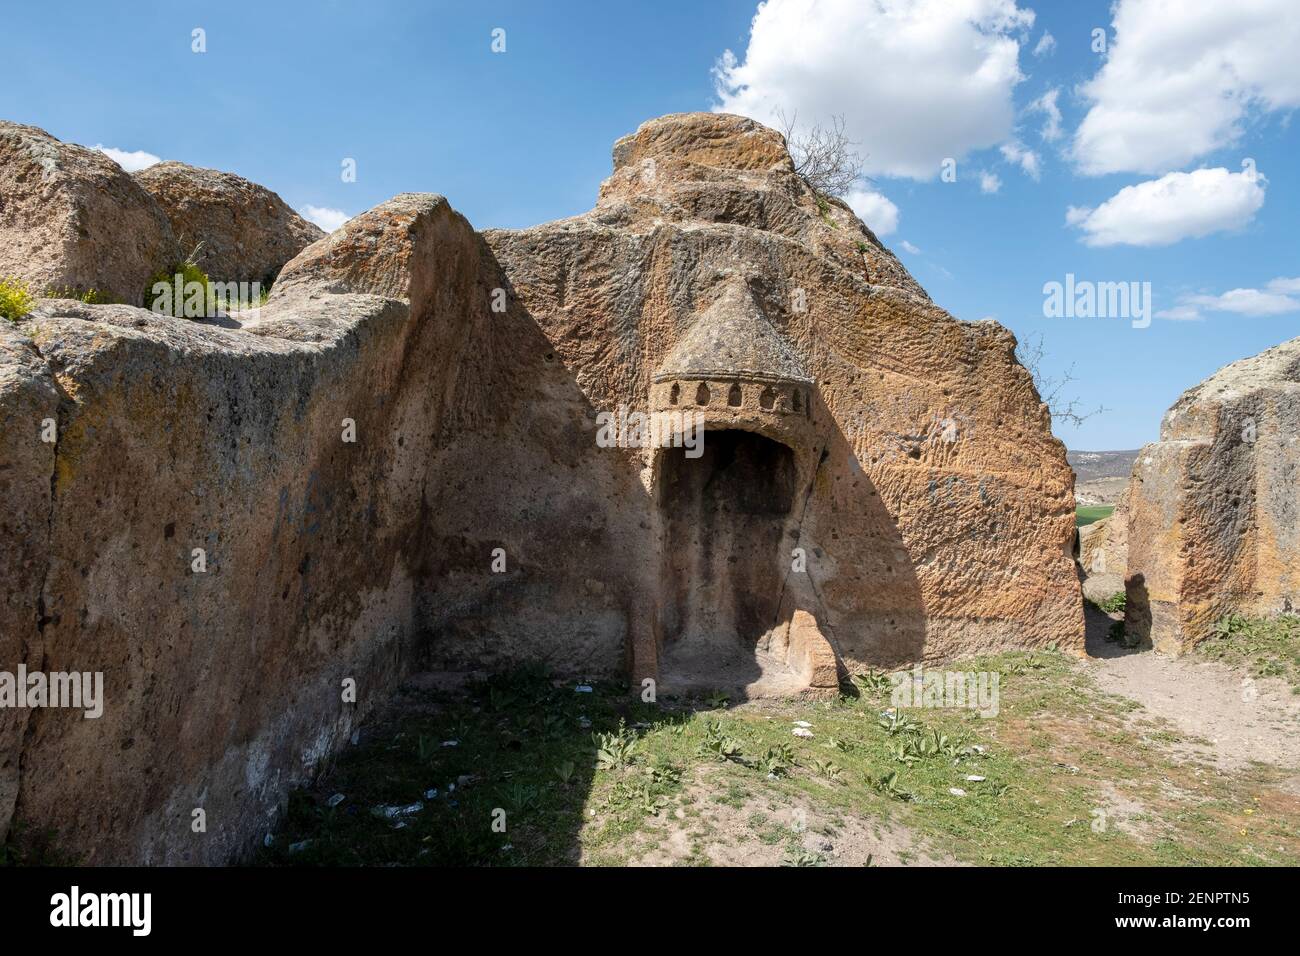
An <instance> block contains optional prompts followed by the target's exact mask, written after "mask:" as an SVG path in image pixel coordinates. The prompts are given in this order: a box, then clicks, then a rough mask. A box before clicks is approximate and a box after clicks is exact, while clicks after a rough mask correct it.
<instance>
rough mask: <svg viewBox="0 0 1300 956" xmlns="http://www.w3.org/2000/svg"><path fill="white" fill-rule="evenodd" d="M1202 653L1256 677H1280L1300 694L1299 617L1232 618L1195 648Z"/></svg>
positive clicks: (1227, 619)
mask: <svg viewBox="0 0 1300 956" xmlns="http://www.w3.org/2000/svg"><path fill="white" fill-rule="evenodd" d="M1196 650H1197V652H1198V653H1199V654H1201V655H1203V656H1205V657H1208V658H1209V659H1211V660H1217V661H1223V662H1225V663H1228V664H1233V665H1236V666H1238V667H1244V668H1246V669H1247V670H1248V671H1249V672H1250V673H1251V674H1252V675H1253V676H1255V677H1280V678H1282V679H1283V680H1285V681H1287V682H1288V683H1289V684H1290V685H1291V689H1292V691H1294V692H1295V693H1300V615H1295V614H1282V615H1279V616H1278V617H1274V618H1262V617H1244V616H1241V615H1237V614H1234V615H1230V616H1229V617H1225V618H1224V619H1223V620H1221V621H1219V622H1218V623H1217V624H1215V626H1214V634H1213V635H1212V636H1211V637H1209V638H1206V639H1205V640H1203V641H1201V643H1199V644H1197V645H1196Z"/></svg>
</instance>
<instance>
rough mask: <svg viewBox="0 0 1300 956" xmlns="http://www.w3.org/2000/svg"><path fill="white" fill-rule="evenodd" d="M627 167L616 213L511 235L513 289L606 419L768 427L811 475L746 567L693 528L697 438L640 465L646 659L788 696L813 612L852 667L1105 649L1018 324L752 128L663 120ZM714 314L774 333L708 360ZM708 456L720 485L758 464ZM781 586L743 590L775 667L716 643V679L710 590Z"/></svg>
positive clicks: (682, 678)
mask: <svg viewBox="0 0 1300 956" xmlns="http://www.w3.org/2000/svg"><path fill="white" fill-rule="evenodd" d="M614 167H615V168H614V173H613V175H612V176H611V177H610V179H609V180H608V181H607V182H606V183H605V184H604V185H603V186H602V188H601V194H600V201H599V203H598V204H597V206H596V208H595V209H594V210H592V211H591V212H589V213H587V214H585V215H582V216H578V217H575V218H572V219H567V220H563V221H561V222H556V223H551V224H548V225H543V226H538V227H535V228H531V229H524V230H518V231H492V232H488V233H486V238H487V240H488V243H489V244H490V245H491V247H492V249H493V251H494V252H495V254H496V257H497V259H498V260H499V261H500V262H501V264H502V266H503V268H504V269H505V271H506V273H507V274H508V275H509V277H510V281H511V285H512V289H513V292H514V293H515V294H516V295H517V296H518V297H519V299H520V300H521V301H522V303H523V305H524V307H525V308H526V309H527V311H528V313H529V315H530V316H531V317H532V319H533V320H534V321H535V322H536V323H537V324H538V326H539V327H540V328H541V329H542V331H543V332H544V334H545V335H546V337H547V339H548V341H549V342H550V344H551V345H552V347H553V348H554V349H555V352H556V355H557V357H558V359H559V360H560V361H561V362H563V363H564V365H565V366H566V367H567V368H569V369H571V370H572V374H573V376H574V379H575V381H576V382H577V383H578V385H579V386H580V387H581V388H582V391H583V393H584V395H585V396H587V398H588V400H589V401H590V403H591V405H592V407H593V408H595V409H598V410H602V409H611V410H612V409H617V408H618V407H620V406H621V405H627V406H629V407H631V408H634V409H638V408H639V409H652V410H654V411H658V412H663V411H668V410H672V409H673V408H677V409H679V410H690V411H698V412H700V413H701V414H703V415H704V416H705V417H706V419H707V428H708V429H713V430H728V431H733V430H741V431H748V432H753V433H757V434H761V435H764V436H766V437H768V438H770V439H772V440H774V441H776V442H778V443H782V444H784V445H786V446H787V447H789V449H790V451H791V453H792V459H793V463H792V466H791V467H792V469H793V474H794V477H793V481H794V483H795V487H797V489H798V491H797V495H796V496H795V501H794V502H793V503H792V505H791V507H790V509H789V511H788V513H785V514H777V515H771V514H769V515H767V516H766V518H765V519H764V520H765V521H769V522H775V524H776V527H777V529H778V531H777V535H776V538H777V543H776V544H775V545H772V544H771V543H764V545H763V546H762V547H761V548H755V549H754V550H753V552H752V553H750V554H747V555H745V557H744V558H743V559H740V563H739V564H737V563H735V562H733V563H731V564H730V565H729V567H730V568H731V570H730V572H728V573H729V574H730V575H731V579H730V580H723V579H722V577H721V576H722V574H723V568H724V566H725V562H724V563H723V564H719V563H717V560H716V558H717V555H716V554H715V553H714V552H712V551H710V550H709V543H708V542H709V540H710V539H709V536H707V535H700V536H696V537H694V538H693V537H691V535H690V534H685V535H684V534H682V533H680V525H681V524H682V523H681V522H680V521H678V516H679V515H680V513H681V509H682V508H685V507H694V506H695V505H693V504H691V503H688V502H684V501H682V500H681V496H680V495H677V494H675V493H674V494H668V495H665V494H664V493H663V491H664V489H663V487H662V483H663V482H664V481H665V479H667V483H668V484H669V485H671V486H672V487H674V488H677V487H679V486H680V484H681V482H682V481H685V480H686V479H685V478H683V477H682V475H683V474H684V472H683V470H682V469H683V467H686V466H688V465H689V461H687V462H685V463H681V462H678V461H677V457H678V456H679V455H680V454H681V453H680V452H679V451H678V450H676V449H673V450H671V451H670V452H667V453H665V452H661V451H657V450H652V451H646V452H644V453H643V454H641V455H640V461H639V465H640V468H641V473H642V484H643V485H644V486H645V487H646V488H647V489H649V491H650V494H651V496H652V497H653V498H655V499H656V503H655V504H654V506H653V507H652V509H651V519H652V520H651V527H652V529H653V530H652V535H651V536H650V541H651V542H653V543H652V544H650V545H648V546H649V547H650V548H652V549H653V550H654V551H661V561H662V562H663V564H662V565H661V567H663V568H666V569H667V570H659V571H655V572H654V573H647V574H646V575H645V576H644V577H643V585H642V586H643V588H644V589H645V592H646V593H648V594H654V595H656V596H657V597H656V600H655V601H654V602H653V603H654V605H655V607H656V608H657V609H658V611H659V612H661V613H662V614H663V615H664V617H663V619H659V620H656V622H655V626H654V628H653V630H654V636H653V637H650V636H644V637H643V639H642V642H641V643H638V644H637V645H636V650H635V654H634V658H635V662H634V669H635V672H636V673H637V674H646V675H655V674H658V675H659V676H660V677H665V675H667V676H666V677H665V679H670V682H673V683H676V682H684V683H688V684H689V683H693V682H694V681H693V680H692V677H693V676H703V677H704V679H706V680H713V681H719V680H720V679H722V678H724V677H725V676H726V673H727V672H728V669H729V668H730V670H731V673H732V674H733V676H735V675H742V676H745V675H747V676H748V677H749V678H751V679H752V680H753V681H754V682H757V683H761V682H762V681H763V680H764V679H765V678H766V677H768V676H772V677H773V678H774V682H775V686H782V684H781V681H780V680H779V679H775V678H776V677H777V675H779V673H780V671H781V666H780V665H781V664H782V663H786V664H788V663H789V661H788V658H789V650H788V649H789V622H790V620H791V618H792V616H793V611H794V610H804V611H807V612H808V613H810V614H811V615H813V617H815V619H816V621H817V623H818V625H819V626H820V627H821V628H822V629H823V632H824V633H825V635H826V637H827V639H828V640H829V641H830V642H831V643H832V644H833V645H834V648H835V651H836V653H837V655H838V657H839V660H840V664H841V667H842V668H847V669H857V668H860V667H865V666H867V665H869V664H875V665H877V666H879V665H881V664H893V663H900V662H904V661H912V660H921V659H926V660H933V659H941V658H945V657H949V656H952V655H957V654H961V653H965V652H969V651H977V650H989V649H993V648H1002V647H1035V646H1045V645H1047V644H1049V643H1053V642H1055V643H1057V644H1058V645H1060V646H1062V647H1065V648H1072V649H1076V650H1077V649H1080V648H1081V646H1082V611H1081V598H1080V593H1079V587H1078V582H1077V577H1076V573H1075V570H1074V562H1073V560H1072V554H1071V551H1072V542H1073V534H1074V502H1073V496H1072V475H1071V471H1070V469H1069V467H1068V465H1067V464H1066V462H1065V457H1064V449H1063V448H1062V447H1061V444H1060V443H1059V442H1058V441H1056V440H1055V439H1054V438H1053V437H1052V436H1051V432H1050V427H1049V417H1048V413H1047V411H1046V409H1045V408H1044V407H1043V406H1042V405H1041V404H1040V402H1039V399H1038V396H1037V395H1036V394H1035V392H1034V389H1033V385H1032V383H1031V381H1030V377H1029V375H1028V374H1027V373H1026V372H1025V370H1024V369H1023V368H1021V367H1020V366H1019V365H1018V364H1017V363H1016V361H1015V359H1014V356H1013V351H1014V346H1015V343H1014V340H1013V338H1012V336H1011V335H1010V333H1008V332H1007V331H1006V330H1005V329H1003V328H1002V327H1000V326H998V325H997V324H996V323H992V322H981V323H975V324H966V323H962V322H958V321H956V320H954V319H953V318H952V317H951V316H949V315H948V314H947V313H945V312H944V311H943V310H942V309H939V308H938V307H936V306H935V305H934V303H933V302H931V301H930V299H929V298H928V296H926V294H925V292H924V290H922V289H921V287H920V286H919V285H918V284H917V283H916V282H915V280H913V279H912V278H911V277H910V276H909V275H908V274H907V272H906V270H905V269H904V268H903V267H902V265H901V264H900V263H899V262H898V260H897V259H896V258H895V257H894V256H893V254H892V253H890V252H889V251H888V250H887V249H886V248H885V247H884V246H883V245H882V244H881V243H880V242H879V241H878V240H877V239H876V237H875V236H874V235H873V234H872V233H871V232H870V231H869V230H867V229H866V228H865V227H863V225H862V224H861V223H860V222H858V221H857V219H856V218H855V217H854V216H853V215H852V213H851V212H850V211H849V210H848V208H847V207H846V206H844V204H842V203H840V202H838V201H836V200H833V199H832V200H819V198H818V197H817V196H815V195H814V194H813V193H812V192H811V191H810V190H809V189H808V188H807V187H806V186H805V185H804V183H803V182H802V181H801V180H800V179H799V177H798V176H797V175H796V174H795V173H794V169H793V165H792V163H791V160H790V157H789V155H788V153H787V151H786V149H785V144H784V142H783V140H782V138H781V137H780V136H779V135H778V134H776V133H775V132H773V131H772V130H769V129H766V128H764V127H762V126H760V125H759V124H757V123H754V122H753V121H751V120H748V119H744V118H741V117H735V116H726V115H718V114H683V115H676V116H667V117H663V118H661V119H657V120H653V121H651V122H649V123H646V124H645V125H643V126H642V127H641V128H640V129H639V130H637V132H636V133H634V134H632V135H630V136H627V137H624V138H623V139H621V140H619V142H618V143H617V144H616V145H615V148H614ZM702 323H715V325H714V326H712V328H716V329H720V330H722V331H721V332H720V333H719V335H718V336H715V337H718V338H720V340H729V339H728V336H730V338H731V339H734V338H735V337H736V336H737V335H738V334H739V333H737V332H736V330H737V329H741V328H747V329H751V331H750V332H747V333H745V335H746V337H747V338H749V339H750V340H751V341H750V342H746V343H745V344H744V346H743V347H739V348H732V349H725V348H719V349H716V350H715V352H716V354H710V355H705V354H702V353H704V352H707V351H708V343H709V341H710V336H711V335H713V334H714V333H713V332H712V331H711V330H710V329H708V328H706V329H703V330H702V329H701V324H702ZM755 328H761V329H762V332H761V334H760V333H759V332H757V331H752V330H753V329H755ZM684 339H685V340H686V342H687V345H686V346H685V347H681V343H682V342H683V340H684ZM769 339H775V340H777V341H779V342H780V343H781V348H780V349H776V348H768V347H766V346H764V348H763V349H762V350H761V351H763V352H764V354H766V355H768V356H769V358H768V359H767V360H766V364H767V366H769V367H765V368H749V367H747V366H748V365H749V364H752V363H751V362H750V360H749V354H750V353H751V351H753V350H752V349H750V348H749V346H750V344H751V343H752V342H758V341H759V340H763V341H767V340H769ZM683 351H684V352H685V353H688V354H687V355H686V356H685V360H684V361H682V360H681V359H682V358H683V356H682V353H683ZM778 353H779V355H780V356H784V357H774V356H778ZM787 358H788V359H789V361H787ZM741 366H746V367H741ZM808 383H812V384H811V385H810V384H808ZM733 400H734V401H733ZM674 403H676V404H674ZM800 403H803V404H800ZM705 443H706V446H707V444H708V439H707V437H706V439H705ZM737 454H738V455H742V456H744V455H760V454H762V451H761V450H758V449H753V448H750V449H742V450H740V451H737ZM699 460H700V461H701V462H704V463H705V466H707V467H712V468H715V469H717V472H716V475H715V477H716V480H717V481H725V480H729V479H728V477H727V476H728V475H730V474H731V472H732V470H734V468H739V467H741V466H740V465H736V466H732V465H730V464H728V463H726V462H714V461H713V460H712V459H711V457H710V456H709V455H707V454H706V455H705V456H704V457H702V458H701V459H699ZM738 460H743V457H742V459H738ZM679 465H680V466H681V467H679ZM697 484H698V487H699V488H700V489H707V488H708V487H710V484H709V481H708V480H704V481H699V482H697ZM692 493H693V494H697V495H698V494H704V493H705V492H704V491H703V490H701V491H699V492H692ZM665 501H667V502H668V504H667V505H666V506H665V505H664V503H663V502H665ZM692 501H694V499H692ZM746 520H749V519H746ZM733 524H734V522H733ZM686 526H687V527H688V528H689V527H695V523H693V522H690V521H688V522H686ZM763 527H767V525H766V524H764V525H763ZM719 533H721V532H719ZM796 549H799V554H796V553H795V552H796ZM796 559H799V560H802V559H806V571H794V570H792V562H794V561H795V560H796ZM690 569H694V570H690ZM710 569H712V570H710ZM756 582H765V585H764V586H765V587H766V586H767V585H769V584H772V582H775V584H774V585H772V586H773V587H774V590H773V592H772V594H771V601H772V602H774V604H775V607H774V608H768V607H766V606H761V607H760V606H758V604H755V603H753V602H750V604H748V605H743V604H742V605H741V606H738V607H737V609H736V613H735V615H734V616H733V619H734V620H746V619H749V624H748V625H747V628H748V631H747V633H748V636H749V638H750V639H752V640H754V641H757V643H758V647H759V652H760V657H761V656H762V653H763V652H764V651H770V652H771V655H772V656H773V657H775V658H776V660H775V661H773V662H764V661H761V660H760V661H759V663H757V664H756V663H755V660H754V657H755V653H754V650H753V646H752V645H750V646H744V647H742V648H740V649H739V650H738V651H736V661H737V663H735V664H733V665H728V664H727V663H726V662H724V661H722V660H721V659H720V656H718V655H715V656H714V660H715V663H717V664H718V665H719V666H718V668H717V669H716V671H715V672H714V673H710V674H707V675H700V673H699V672H700V668H701V667H707V664H708V657H709V655H708V653H707V652H706V653H705V654H704V658H705V660H704V663H701V654H700V652H699V648H698V647H697V646H696V643H697V640H700V641H703V644H704V645H705V646H707V644H708V642H709V640H710V638H709V637H708V635H709V634H710V633H711V631H713V630H716V629H717V627H716V622H715V621H713V620H705V619H701V620H699V621H698V622H696V621H693V620H692V612H691V610H690V594H691V593H692V588H695V589H701V588H702V589H704V591H705V592H706V593H708V594H711V595H713V597H712V598H711V599H710V601H711V602H712V604H713V605H715V606H716V605H717V602H718V600H724V601H725V600H730V595H734V594H736V593H743V592H745V591H746V590H747V589H752V588H753V587H754V586H755V583H756ZM719 596H721V597H719ZM759 603H760V604H761V602H759ZM673 608H678V609H685V610H681V611H680V612H674V611H673V610H672V609H673ZM728 626H730V625H728ZM677 657H680V659H681V665H682V666H680V667H679V666H677V664H676V663H675V658H677ZM769 664H770V666H769ZM741 682H742V683H743V682H744V681H741Z"/></svg>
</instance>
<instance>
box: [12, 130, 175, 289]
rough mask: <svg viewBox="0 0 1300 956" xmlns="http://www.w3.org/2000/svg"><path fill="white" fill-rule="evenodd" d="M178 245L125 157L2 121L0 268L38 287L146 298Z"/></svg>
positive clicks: (166, 222) (173, 256) (164, 218)
mask: <svg viewBox="0 0 1300 956" xmlns="http://www.w3.org/2000/svg"><path fill="white" fill-rule="evenodd" d="M178 250H179V247H178V246H177V243H176V238H175V236H174V234H173V233H172V228H171V224H170V223H169V222H168V221H167V217H166V216H165V215H164V214H163V211H162V210H161V209H160V208H159V207H158V204H157V203H156V202H154V200H153V197H152V196H150V195H149V194H148V193H147V192H145V191H144V190H143V189H141V188H140V186H139V185H138V184H137V183H136V182H135V180H133V179H132V178H131V177H130V176H129V175H127V174H126V173H125V172H123V170H122V168H121V167H120V166H118V165H117V163H115V162H113V161H112V160H111V159H109V158H108V157H107V156H105V155H104V154H103V153H101V152H100V151H98V150H94V149H87V148H86V147H84V146H74V145H72V144H70V143H61V142H59V141H58V140H57V139H55V138H54V137H53V136H51V135H50V134H49V133H46V132H45V131H44V130H41V129H37V128H36V127H35V126H22V125H20V124H18V123H10V122H7V121H5V120H0V276H14V277H17V278H19V279H22V280H24V281H25V282H27V283H28V284H29V285H30V286H31V287H32V292H33V293H35V294H38V295H39V294H43V293H46V292H49V291H56V292H65V293H78V294H79V293H84V292H88V291H90V290H92V289H93V290H95V291H98V292H100V293H102V294H105V295H107V296H108V297H109V298H110V299H111V300H112V301H115V302H125V303H128V304H131V305H139V304H140V303H141V301H142V299H143V295H144V291H145V288H144V287H145V283H146V282H147V281H148V280H149V277H150V276H152V275H153V274H154V273H155V272H157V271H158V270H159V269H164V268H168V267H169V266H170V265H172V264H173V262H174V261H175V260H176V258H177V255H178Z"/></svg>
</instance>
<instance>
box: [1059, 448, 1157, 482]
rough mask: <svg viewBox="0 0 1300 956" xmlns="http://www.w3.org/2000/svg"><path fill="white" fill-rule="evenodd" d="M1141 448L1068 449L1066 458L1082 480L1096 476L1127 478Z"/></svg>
mask: <svg viewBox="0 0 1300 956" xmlns="http://www.w3.org/2000/svg"><path fill="white" fill-rule="evenodd" d="M1139 451H1140V449H1133V450H1132V451H1067V452H1066V453H1065V460H1066V461H1068V462H1069V463H1070V467H1071V468H1073V469H1074V473H1075V475H1077V476H1078V478H1079V480H1080V481H1092V480H1093V479H1096V478H1127V477H1128V476H1129V473H1130V472H1131V471H1132V470H1133V462H1135V461H1137V456H1138V452H1139Z"/></svg>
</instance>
